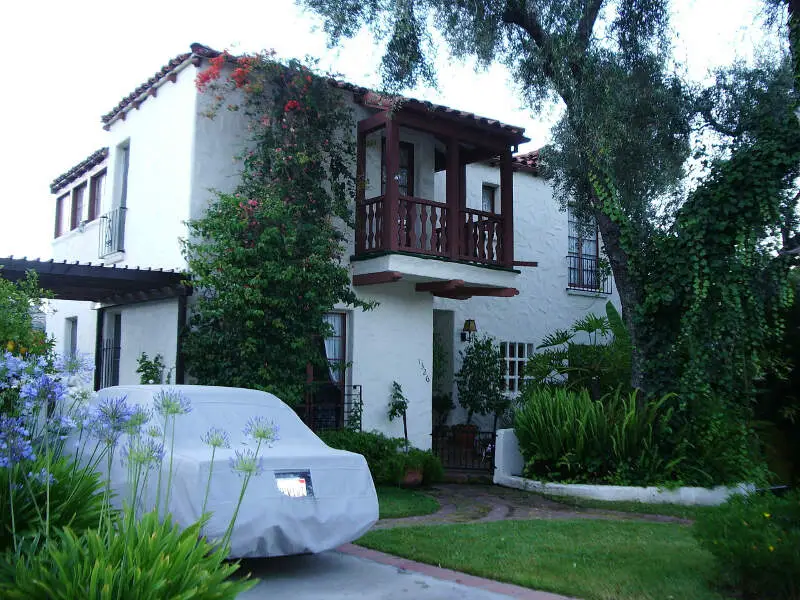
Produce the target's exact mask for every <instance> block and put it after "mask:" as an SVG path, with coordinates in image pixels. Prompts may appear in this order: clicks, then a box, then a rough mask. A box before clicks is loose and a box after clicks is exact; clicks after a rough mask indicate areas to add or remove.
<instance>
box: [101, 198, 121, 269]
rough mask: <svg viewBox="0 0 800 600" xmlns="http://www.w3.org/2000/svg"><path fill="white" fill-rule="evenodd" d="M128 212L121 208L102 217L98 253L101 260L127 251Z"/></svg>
mask: <svg viewBox="0 0 800 600" xmlns="http://www.w3.org/2000/svg"><path fill="white" fill-rule="evenodd" d="M126 210H127V209H126V208H125V207H124V206H121V207H119V208H115V209H114V210H112V211H109V212H107V213H106V214H104V215H103V216H102V217H100V243H99V248H98V252H97V254H98V256H99V257H100V258H105V257H106V256H109V255H110V254H114V253H115V252H123V251H124V250H125V211H126Z"/></svg>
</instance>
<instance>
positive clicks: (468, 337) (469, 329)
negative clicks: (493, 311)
mask: <svg viewBox="0 0 800 600" xmlns="http://www.w3.org/2000/svg"><path fill="white" fill-rule="evenodd" d="M476 331H478V326H477V325H475V319H467V320H466V321H464V329H462V330H461V341H462V342H471V341H472V339H473V338H474V337H475V332H476Z"/></svg>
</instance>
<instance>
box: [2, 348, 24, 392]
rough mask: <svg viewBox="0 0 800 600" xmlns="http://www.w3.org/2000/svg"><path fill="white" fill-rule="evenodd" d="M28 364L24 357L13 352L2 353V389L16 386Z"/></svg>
mask: <svg viewBox="0 0 800 600" xmlns="http://www.w3.org/2000/svg"><path fill="white" fill-rule="evenodd" d="M26 366H27V363H26V362H25V360H24V359H22V358H20V357H19V356H14V355H13V354H11V352H4V353H3V354H0V390H2V389H4V388H9V387H14V386H15V384H16V383H17V381H18V380H19V378H20V376H21V375H22V372H23V371H24V370H25V367H26Z"/></svg>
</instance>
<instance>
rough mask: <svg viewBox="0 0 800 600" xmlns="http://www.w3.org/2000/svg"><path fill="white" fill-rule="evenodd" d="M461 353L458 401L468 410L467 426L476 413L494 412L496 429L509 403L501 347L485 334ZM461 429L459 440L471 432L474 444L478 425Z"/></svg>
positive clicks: (486, 413) (464, 440)
mask: <svg viewBox="0 0 800 600" xmlns="http://www.w3.org/2000/svg"><path fill="white" fill-rule="evenodd" d="M460 354H461V368H460V369H459V370H458V372H457V373H456V386H457V387H458V402H459V404H461V406H463V407H464V408H465V409H466V410H467V423H466V425H471V424H472V415H474V414H476V413H477V414H479V415H490V414H493V415H494V425H495V429H497V419H498V418H499V417H500V415H501V414H503V412H504V411H505V410H506V409H507V408H508V404H509V400H508V397H507V396H506V394H505V391H504V387H505V381H504V375H505V362H504V361H503V355H502V354H501V353H500V347H499V346H497V344H495V343H494V341H493V340H492V338H491V337H488V336H482V337H478V338H475V339H474V340H472V341H471V342H470V343H469V345H468V346H467V348H466V350H463V351H461V353H460ZM454 429H455V428H454ZM461 431H463V432H464V433H461V434H460V438H459V439H461V440H462V441H463V443H465V444H466V443H467V440H468V439H469V436H470V435H471V443H470V446H471V445H472V443H474V441H475V435H474V433H472V432H477V427H475V426H474V425H471V427H464V428H462V429H461ZM456 435H459V434H456Z"/></svg>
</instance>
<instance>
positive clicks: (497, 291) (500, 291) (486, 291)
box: [457, 287, 519, 298]
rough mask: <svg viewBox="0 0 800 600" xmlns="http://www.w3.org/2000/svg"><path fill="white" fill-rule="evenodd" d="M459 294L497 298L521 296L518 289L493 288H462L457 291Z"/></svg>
mask: <svg viewBox="0 0 800 600" xmlns="http://www.w3.org/2000/svg"><path fill="white" fill-rule="evenodd" d="M457 293H458V294H469V295H470V296H494V297H495V298H513V297H514V296H516V295H517V294H519V290H518V289H517V288H491V287H461V288H458V290H457Z"/></svg>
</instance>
